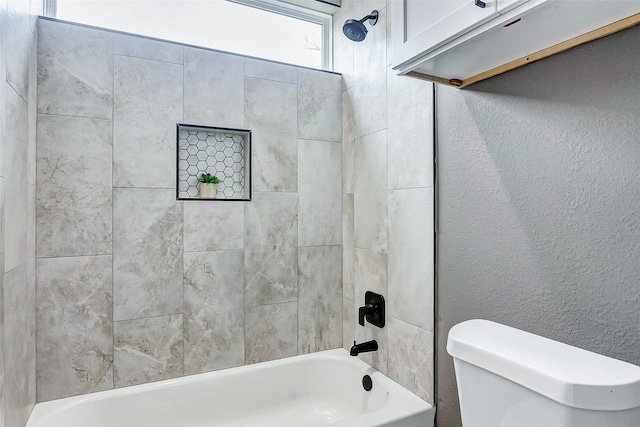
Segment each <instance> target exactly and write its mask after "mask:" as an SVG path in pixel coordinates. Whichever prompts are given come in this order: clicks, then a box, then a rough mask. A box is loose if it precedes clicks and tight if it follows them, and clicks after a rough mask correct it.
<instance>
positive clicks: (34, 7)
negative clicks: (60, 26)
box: [29, 0, 44, 33]
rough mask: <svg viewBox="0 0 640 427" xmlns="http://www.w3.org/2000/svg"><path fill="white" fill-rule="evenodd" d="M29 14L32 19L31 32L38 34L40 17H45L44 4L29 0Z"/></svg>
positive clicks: (37, 0)
mask: <svg viewBox="0 0 640 427" xmlns="http://www.w3.org/2000/svg"><path fill="white" fill-rule="evenodd" d="M29 13H30V15H31V16H30V18H31V31H32V32H34V33H36V32H37V28H38V25H37V24H38V16H41V15H44V2H42V1H39V0H29Z"/></svg>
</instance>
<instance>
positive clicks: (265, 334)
mask: <svg viewBox="0 0 640 427" xmlns="http://www.w3.org/2000/svg"><path fill="white" fill-rule="evenodd" d="M297 307H298V304H296V303H295V302H290V303H285V304H272V305H261V306H257V307H247V308H246V309H245V338H244V348H245V350H244V354H245V364H251V363H259V362H266V361H269V360H275V359H282V358H283V357H290V356H295V355H296V354H297V332H298V320H297V317H298V316H297V310H298V308H297Z"/></svg>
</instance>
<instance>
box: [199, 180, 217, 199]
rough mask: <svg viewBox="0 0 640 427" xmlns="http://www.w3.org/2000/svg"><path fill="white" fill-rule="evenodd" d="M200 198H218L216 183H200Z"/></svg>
mask: <svg viewBox="0 0 640 427" xmlns="http://www.w3.org/2000/svg"><path fill="white" fill-rule="evenodd" d="M200 198H201V199H215V198H216V184H206V183H204V182H201V183H200Z"/></svg>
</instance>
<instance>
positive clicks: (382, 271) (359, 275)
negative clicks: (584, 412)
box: [354, 248, 388, 306]
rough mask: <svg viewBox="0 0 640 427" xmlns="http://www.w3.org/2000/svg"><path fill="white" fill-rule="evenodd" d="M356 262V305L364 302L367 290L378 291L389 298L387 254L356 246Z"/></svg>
mask: <svg viewBox="0 0 640 427" xmlns="http://www.w3.org/2000/svg"><path fill="white" fill-rule="evenodd" d="M354 263H355V273H354V276H355V291H354V301H355V303H356V305H358V306H360V305H362V303H364V294H365V292H366V291H372V292H375V293H378V294H380V295H382V296H384V297H385V298H387V299H388V283H387V263H388V257H387V254H386V253H383V252H374V251H369V250H364V249H357V248H356V250H355V261H354Z"/></svg>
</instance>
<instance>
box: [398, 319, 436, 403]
mask: <svg viewBox="0 0 640 427" xmlns="http://www.w3.org/2000/svg"><path fill="white" fill-rule="evenodd" d="M433 369H434V367H433V334H432V333H431V332H427V331H425V330H423V329H421V328H418V327H415V326H414V325H410V324H409V323H405V322H403V321H402V320H398V319H396V318H394V317H391V316H390V317H389V369H388V375H389V378H391V379H392V380H394V381H396V382H397V383H398V384H400V385H401V386H403V387H405V388H407V389H408V390H410V391H412V392H413V393H415V394H416V395H417V396H418V397H420V398H422V399H424V400H426V401H427V402H429V403H431V404H433V403H434V402H433V391H434V384H433V377H434V375H433Z"/></svg>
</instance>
